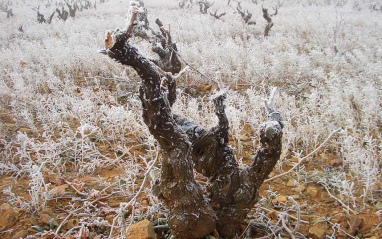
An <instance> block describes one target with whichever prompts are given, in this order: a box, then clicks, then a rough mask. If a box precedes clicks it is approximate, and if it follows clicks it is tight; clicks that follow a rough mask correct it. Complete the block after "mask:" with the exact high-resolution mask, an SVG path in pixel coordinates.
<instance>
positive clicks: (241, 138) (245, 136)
mask: <svg viewBox="0 0 382 239" xmlns="http://www.w3.org/2000/svg"><path fill="white" fill-rule="evenodd" d="M240 141H244V142H245V141H251V138H250V137H248V136H247V135H242V136H241V137H240Z"/></svg>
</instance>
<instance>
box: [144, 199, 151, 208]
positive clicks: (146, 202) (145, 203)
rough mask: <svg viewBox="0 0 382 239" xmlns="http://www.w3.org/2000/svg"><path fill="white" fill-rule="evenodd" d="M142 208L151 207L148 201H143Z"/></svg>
mask: <svg viewBox="0 0 382 239" xmlns="http://www.w3.org/2000/svg"><path fill="white" fill-rule="evenodd" d="M142 206H144V207H147V206H150V203H149V201H148V200H147V199H145V200H143V201H142Z"/></svg>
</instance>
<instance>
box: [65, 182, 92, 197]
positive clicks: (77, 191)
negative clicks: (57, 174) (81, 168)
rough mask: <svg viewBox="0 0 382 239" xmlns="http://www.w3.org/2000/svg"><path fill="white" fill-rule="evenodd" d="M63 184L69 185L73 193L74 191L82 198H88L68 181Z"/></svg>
mask: <svg viewBox="0 0 382 239" xmlns="http://www.w3.org/2000/svg"><path fill="white" fill-rule="evenodd" d="M65 183H66V184H68V185H69V186H70V187H71V188H72V189H73V190H74V191H76V193H78V194H79V195H81V196H84V197H87V196H88V194H86V193H83V192H81V191H79V190H78V189H77V188H76V187H75V186H74V185H73V184H71V183H70V182H69V181H67V180H65Z"/></svg>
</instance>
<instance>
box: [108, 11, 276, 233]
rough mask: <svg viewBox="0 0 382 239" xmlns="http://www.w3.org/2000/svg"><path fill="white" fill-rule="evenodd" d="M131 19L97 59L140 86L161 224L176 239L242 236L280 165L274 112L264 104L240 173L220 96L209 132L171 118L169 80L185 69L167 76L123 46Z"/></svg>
mask: <svg viewBox="0 0 382 239" xmlns="http://www.w3.org/2000/svg"><path fill="white" fill-rule="evenodd" d="M136 15H137V9H136V8H135V7H134V6H131V7H130V13H129V16H130V19H129V20H128V22H129V25H128V26H127V27H126V28H125V29H124V30H119V29H117V30H116V31H113V32H109V33H108V35H107V39H106V40H105V45H106V49H105V50H103V51H102V52H103V53H105V54H107V55H108V56H109V57H111V58H112V59H115V60H116V61H117V62H119V63H121V64H123V65H126V66H130V67H132V68H133V69H134V70H135V71H136V72H137V73H138V75H139V76H140V78H141V79H142V86H141V87H140V99H141V102H142V108H143V113H142V116H143V119H144V122H145V124H146V125H147V127H148V129H149V131H150V133H151V134H152V135H153V136H154V137H155V139H156V140H157V141H158V143H159V145H160V146H161V149H162V155H163V159H162V170H161V180H160V183H159V189H160V194H159V195H158V196H159V197H160V198H161V199H162V200H163V202H164V204H165V205H166V207H167V208H168V210H169V218H168V225H169V226H170V228H171V231H172V234H173V235H174V236H175V237H176V238H185V239H186V238H187V239H188V238H201V237H204V236H206V235H208V234H210V233H211V232H212V231H213V230H215V229H216V230H217V231H218V233H219V235H220V236H221V237H223V238H234V237H235V236H237V235H240V234H241V233H242V231H243V225H244V219H245V217H246V215H247V213H248V212H249V211H250V209H251V208H252V207H253V206H254V204H255V203H256V201H257V199H258V191H259V187H260V186H261V184H262V183H263V181H264V180H265V179H266V178H267V176H268V175H269V173H270V172H271V171H272V169H273V167H274V166H275V164H276V163H277V161H278V160H279V158H280V153H281V138H282V123H281V116H280V113H279V112H278V111H276V110H274V109H273V108H272V101H270V102H269V104H267V107H266V108H267V111H268V116H269V121H268V122H266V123H264V124H262V125H261V127H260V132H259V133H260V143H261V145H260V148H259V149H258V150H257V153H256V156H255V157H254V159H253V163H252V164H251V165H250V166H248V167H246V168H244V169H240V168H239V166H238V164H237V162H236V158H235V155H234V152H233V149H232V148H231V147H230V146H229V145H228V138H229V132H228V130H229V124H228V119H227V116H226V114H225V106H224V99H225V98H226V96H225V94H220V95H218V96H217V97H215V99H214V104H215V114H216V116H217V117H218V125H217V126H215V127H213V128H212V129H210V130H208V131H207V130H205V129H203V128H202V127H200V126H199V125H197V124H195V123H194V122H192V121H191V120H189V119H187V118H185V117H182V116H179V115H176V114H173V113H172V110H171V106H172V105H173V103H174V102H175V100H176V80H177V79H178V78H179V77H180V75H181V74H182V73H183V72H184V70H183V71H182V72H180V73H179V75H178V76H173V75H172V74H170V73H167V72H165V71H163V70H162V69H161V68H159V67H158V66H157V65H156V64H154V63H153V61H150V60H149V59H147V58H145V57H144V56H142V55H140V54H139V52H138V51H137V49H136V48H135V47H133V46H132V45H130V43H129V38H130V37H131V35H132V32H133V28H134V27H133V22H134V18H135V17H136ZM134 16H135V17H134ZM272 95H274V94H272ZM271 99H273V97H271ZM194 169H195V170H196V171H197V172H199V173H201V174H203V175H204V176H206V177H208V179H209V180H208V182H209V183H208V186H207V187H206V189H205V190H206V192H204V190H203V188H202V187H201V186H200V185H199V183H198V182H197V181H196V180H195V178H194V173H193V170H194Z"/></svg>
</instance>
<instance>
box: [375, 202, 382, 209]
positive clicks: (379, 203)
mask: <svg viewBox="0 0 382 239" xmlns="http://www.w3.org/2000/svg"><path fill="white" fill-rule="evenodd" d="M375 208H376V209H377V210H378V211H379V210H382V202H377V204H375Z"/></svg>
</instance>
